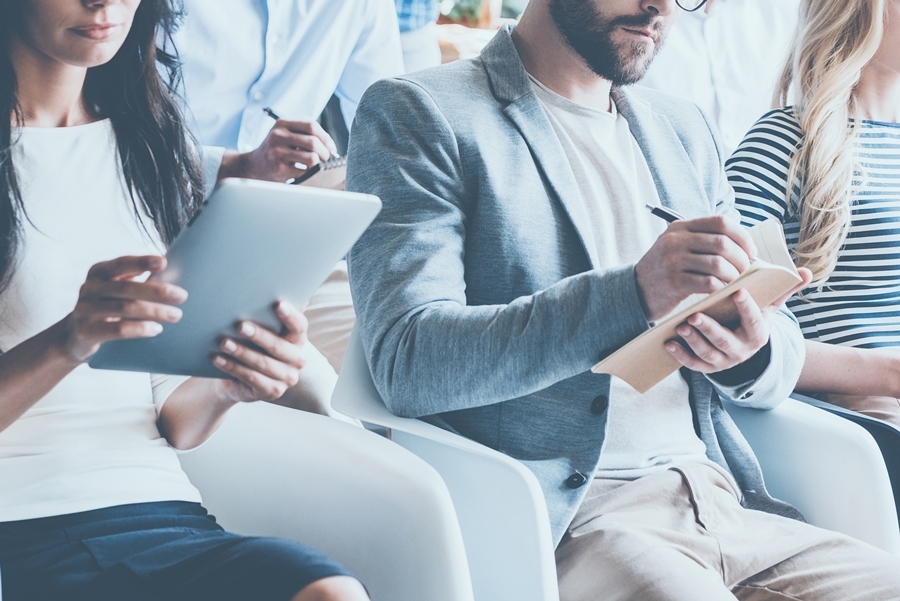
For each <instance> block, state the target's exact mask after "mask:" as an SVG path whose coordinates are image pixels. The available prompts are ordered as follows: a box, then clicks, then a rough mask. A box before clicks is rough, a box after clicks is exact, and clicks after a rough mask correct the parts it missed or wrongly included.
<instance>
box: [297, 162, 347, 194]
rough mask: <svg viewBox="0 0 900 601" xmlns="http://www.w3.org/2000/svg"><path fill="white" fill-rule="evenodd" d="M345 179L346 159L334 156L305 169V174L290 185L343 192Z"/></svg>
mask: <svg viewBox="0 0 900 601" xmlns="http://www.w3.org/2000/svg"><path fill="white" fill-rule="evenodd" d="M346 179H347V157H342V156H336V157H333V158H330V159H328V160H327V161H323V162H321V163H319V164H317V165H313V166H312V167H310V168H309V169H307V171H306V173H304V174H303V175H301V176H300V177H298V178H297V179H295V180H294V181H293V182H291V183H292V184H300V185H301V186H312V187H313V188H328V189H330V190H343V189H344V181H345V180H346Z"/></svg>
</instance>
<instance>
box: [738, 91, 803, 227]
mask: <svg viewBox="0 0 900 601" xmlns="http://www.w3.org/2000/svg"><path fill="white" fill-rule="evenodd" d="M802 139H803V131H802V129H801V127H800V122H799V120H798V119H797V115H796V113H795V110H794V108H793V107H790V106H788V107H783V108H778V109H773V110H771V111H769V112H768V113H766V114H765V115H763V116H762V117H760V119H759V120H758V121H757V122H756V124H755V125H754V126H753V127H752V128H751V129H750V131H749V132H747V135H746V136H745V137H744V140H743V141H742V142H741V144H740V145H739V146H738V148H737V150H735V152H734V154H733V155H732V156H731V158H730V159H728V161H727V162H726V164H725V170H726V172H727V174H728V181H729V183H730V184H731V186H732V188H734V191H735V202H736V204H737V207H738V210H739V211H740V212H741V215H742V217H743V220H744V221H745V222H746V223H748V224H749V223H752V222H754V221H759V220H762V219H768V218H770V217H776V218H778V219H780V220H782V221H783V220H784V219H786V218H787V216H788V214H789V213H790V211H789V207H788V204H787V200H786V196H787V188H788V184H787V180H788V178H789V174H790V170H791V160H792V159H793V157H794V154H796V152H797V149H798V148H799V146H800V143H801V141H802Z"/></svg>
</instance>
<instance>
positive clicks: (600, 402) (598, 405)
mask: <svg viewBox="0 0 900 601" xmlns="http://www.w3.org/2000/svg"><path fill="white" fill-rule="evenodd" d="M607 407H609V399H608V398H606V395H603V394H601V395H600V396H598V397H597V398H596V399H594V402H593V403H591V413H593V414H594V415H600V414H601V413H603V412H604V411H606V408H607Z"/></svg>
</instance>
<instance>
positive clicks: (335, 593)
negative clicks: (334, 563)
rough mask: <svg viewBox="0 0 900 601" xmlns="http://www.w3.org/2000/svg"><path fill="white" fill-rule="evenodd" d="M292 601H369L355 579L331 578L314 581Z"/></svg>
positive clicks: (347, 577) (345, 577)
mask: <svg viewBox="0 0 900 601" xmlns="http://www.w3.org/2000/svg"><path fill="white" fill-rule="evenodd" d="M292 601H369V596H368V595H367V594H366V590H365V589H364V588H363V586H362V585H361V584H360V583H359V581H358V580H356V579H355V578H350V577H349V576H332V577H330V578H322V579H321V580H316V581H315V582H313V583H312V584H310V585H309V586H307V587H305V588H304V589H303V590H302V591H300V592H299V593H297V594H296V595H295V596H294V598H293V600H292Z"/></svg>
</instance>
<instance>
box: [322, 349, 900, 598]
mask: <svg viewBox="0 0 900 601" xmlns="http://www.w3.org/2000/svg"><path fill="white" fill-rule="evenodd" d="M332 405H333V407H334V408H335V409H336V410H338V411H340V412H341V413H344V414H345V415H348V416H350V417H355V418H357V419H360V420H363V421H366V422H370V423H373V424H376V425H379V426H383V427H386V428H390V429H391V431H392V433H393V440H394V441H395V442H397V443H399V444H401V445H402V446H404V447H406V448H407V449H409V450H411V451H413V452H414V453H415V454H417V455H419V456H420V457H422V458H423V459H425V461H427V462H428V463H430V464H431V465H432V466H433V467H434V468H435V469H437V471H438V472H439V473H440V474H441V476H442V477H443V478H444V481H445V482H446V483H447V487H448V488H449V490H450V494H451V496H452V497H453V502H454V505H455V506H456V511H457V514H458V515H459V522H460V527H461V528H462V533H463V539H464V541H465V545H466V552H467V554H468V558H469V568H470V571H471V573H472V584H473V586H474V590H475V599H476V600H477V601H507V600H508V601H558V599H559V593H558V591H557V584H556V565H555V560H554V555H553V551H554V549H553V544H552V537H551V534H550V525H549V520H548V516H547V507H546V503H545V501H544V496H543V494H542V491H541V489H540V485H539V484H538V482H537V479H536V478H535V477H534V474H532V473H531V472H530V471H529V470H528V469H527V468H526V467H525V466H524V465H522V464H521V463H519V462H517V461H515V460H513V459H512V458H510V457H508V456H507V455H504V454H502V453H499V452H497V451H494V450H493V449H490V448H488V447H485V446H483V445H480V444H478V443H476V442H473V441H471V440H468V439H465V438H463V437H460V436H457V435H455V434H452V433H450V432H447V431H445V430H442V429H440V428H437V427H436V426H432V425H430V424H427V423H425V422H422V421H420V420H415V419H407V418H402V417H397V416H395V415H393V414H392V413H390V412H389V411H388V409H387V408H386V407H385V405H384V402H383V401H382V399H381V396H380V395H379V394H378V391H377V390H376V389H375V384H374V383H373V382H372V377H371V374H370V372H369V368H368V364H367V363H366V359H365V353H364V350H363V347H362V342H361V341H360V339H359V335H358V332H355V331H354V333H353V335H352V336H351V337H350V343H349V347H348V349H347V354H346V355H345V357H344V364H343V366H342V368H341V375H340V377H339V378H338V383H337V387H336V388H335V391H334V396H333V397H332ZM729 412H730V413H731V415H732V417H734V419H735V421H736V422H737V424H738V426H739V427H740V428H741V430H742V432H743V433H744V435H745V436H746V437H747V439H748V441H749V442H750V444H751V446H752V447H753V449H754V451H755V452H756V453H757V455H758V457H759V459H760V463H761V464H762V467H763V472H764V474H765V478H766V482H767V485H768V487H769V490H770V491H771V492H772V494H774V495H775V496H776V497H778V498H781V499H784V500H785V501H787V502H789V503H792V504H794V505H795V506H796V507H797V508H798V509H800V511H802V512H803V514H804V515H805V516H806V518H807V519H808V520H809V521H810V522H811V523H812V524H814V525H817V526H820V527H823V528H830V529H832V530H836V531H839V532H844V533H845V534H848V535H850V536H855V537H857V538H859V539H861V540H865V541H866V542H869V543H871V544H873V545H875V546H878V547H881V548H883V549H885V550H887V551H891V552H895V553H896V552H898V551H900V536H898V534H897V533H898V527H897V517H896V513H895V512H894V511H893V500H892V497H891V494H890V483H889V481H888V476H887V472H886V469H885V466H884V461H883V460H882V458H881V455H880V453H879V451H878V447H877V445H875V442H874V440H872V438H871V436H869V434H868V433H866V432H865V431H864V430H863V429H862V428H859V427H858V426H854V425H853V424H849V423H846V422H844V421H843V420H841V419H840V418H837V417H835V416H832V415H829V414H827V413H825V412H823V411H820V410H818V409H815V408H813V407H808V406H805V405H803V404H802V403H799V402H798V401H794V400H787V401H785V402H784V403H783V404H781V405H779V406H778V407H777V408H776V409H775V410H773V411H758V410H753V409H742V408H739V407H729Z"/></svg>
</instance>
